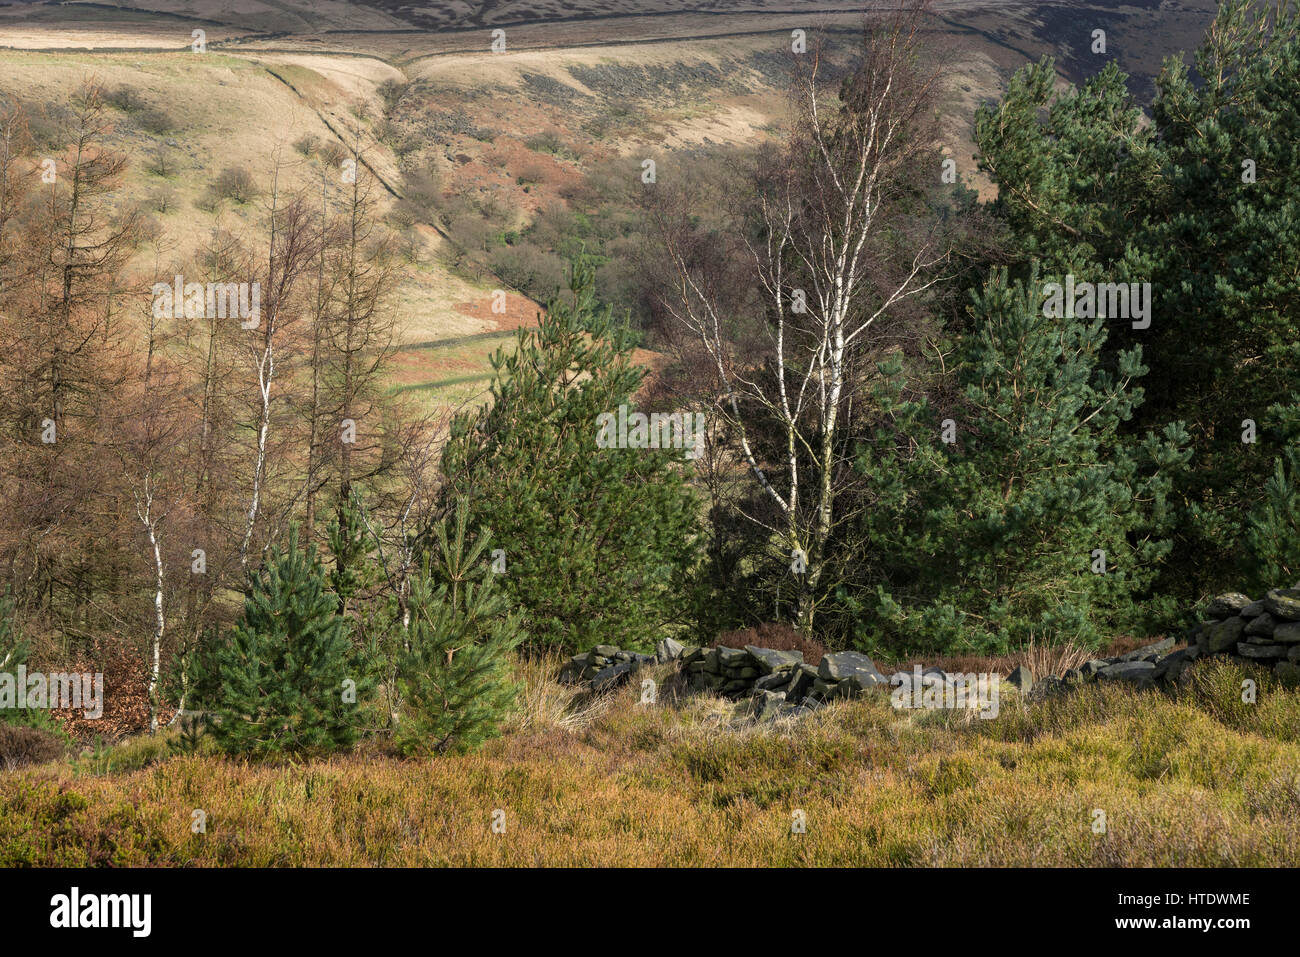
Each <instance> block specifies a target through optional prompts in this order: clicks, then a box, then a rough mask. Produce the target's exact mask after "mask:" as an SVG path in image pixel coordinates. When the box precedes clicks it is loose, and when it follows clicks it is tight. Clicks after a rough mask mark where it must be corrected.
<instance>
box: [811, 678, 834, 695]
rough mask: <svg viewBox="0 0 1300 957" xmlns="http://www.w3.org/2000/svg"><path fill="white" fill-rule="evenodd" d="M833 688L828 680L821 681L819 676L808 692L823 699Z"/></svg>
mask: <svg viewBox="0 0 1300 957" xmlns="http://www.w3.org/2000/svg"><path fill="white" fill-rule="evenodd" d="M834 688H835V685H834V684H831V683H829V682H826V681H823V680H822V679H821V678H818V679H817V680H816V681H814V682H813V683H812V691H811V692H809V693H810V694H811V695H814V696H815V697H817V698H821V699H823V700H824V699H825V698H827V697H828V696H829V695H830V693H831V691H832V690H834Z"/></svg>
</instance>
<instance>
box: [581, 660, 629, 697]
mask: <svg viewBox="0 0 1300 957" xmlns="http://www.w3.org/2000/svg"><path fill="white" fill-rule="evenodd" d="M634 670H635V668H634V666H633V665H632V664H631V663H630V662H626V661H623V662H619V663H618V664H616V665H610V666H609V667H608V668H605V669H603V670H601V671H598V672H596V675H595V677H593V678H592V679H591V690H592V691H608V690H610V689H611V688H617V687H618V686H619V685H621V684H623V683H624V682H626V681H627V679H628V678H629V677H630V676H631V674H632V672H633V671H634Z"/></svg>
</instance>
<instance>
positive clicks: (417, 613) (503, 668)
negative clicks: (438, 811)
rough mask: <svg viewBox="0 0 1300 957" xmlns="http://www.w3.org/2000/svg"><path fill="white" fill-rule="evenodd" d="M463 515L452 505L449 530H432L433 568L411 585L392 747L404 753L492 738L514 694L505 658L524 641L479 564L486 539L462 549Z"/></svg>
mask: <svg viewBox="0 0 1300 957" xmlns="http://www.w3.org/2000/svg"><path fill="white" fill-rule="evenodd" d="M468 516H469V512H468V509H467V508H466V503H465V502H464V500H461V501H460V502H458V503H457V507H456V518H455V523H454V527H453V531H452V533H451V534H450V535H448V530H447V524H446V523H445V522H442V523H439V524H438V525H437V526H436V528H435V531H434V538H435V541H436V547H435V549H434V554H435V556H436V563H435V564H433V565H432V566H431V565H430V564H428V563H426V564H425V566H424V569H423V574H421V575H418V576H416V577H415V579H413V580H412V582H411V603H410V609H411V624H410V628H409V629H408V630H407V632H406V635H405V639H406V643H407V646H408V647H407V651H406V653H405V654H404V655H403V656H402V658H401V661H400V666H399V670H400V673H401V676H402V678H401V681H402V689H403V700H404V702H405V706H404V710H403V713H402V719H401V721H400V722H399V723H398V725H397V732H396V735H395V740H396V742H397V745H398V747H399V748H400V749H401V750H402V751H404V752H406V753H408V754H409V753H421V752H423V753H429V752H432V753H437V754H441V753H443V752H445V751H449V750H469V749H471V748H475V747H477V746H478V745H479V744H481V743H482V742H483V741H484V740H486V739H487V738H489V737H492V736H493V735H495V734H496V733H497V731H498V728H499V725H500V723H501V721H502V719H503V718H505V717H506V715H507V714H508V713H509V711H510V709H511V708H512V707H513V705H514V702H515V699H516V697H517V694H518V688H517V686H516V685H515V684H514V683H513V682H512V681H511V680H510V654H511V653H512V652H513V651H514V649H515V648H516V647H517V646H518V644H519V642H520V640H521V639H522V637H523V631H522V629H521V627H520V621H519V616H518V615H515V614H511V613H509V611H508V608H509V603H508V602H507V601H506V598H505V595H504V594H503V593H502V591H501V590H500V589H499V588H498V587H496V585H495V580H496V578H497V575H496V574H495V573H494V572H492V571H491V570H490V568H489V567H488V565H487V564H486V563H485V562H484V561H483V555H484V550H485V549H486V547H487V543H488V538H487V536H479V537H478V538H477V539H476V540H475V541H474V542H473V543H472V544H471V545H470V546H469V548H468V549H467V548H466V543H465V532H466V525H467V520H468Z"/></svg>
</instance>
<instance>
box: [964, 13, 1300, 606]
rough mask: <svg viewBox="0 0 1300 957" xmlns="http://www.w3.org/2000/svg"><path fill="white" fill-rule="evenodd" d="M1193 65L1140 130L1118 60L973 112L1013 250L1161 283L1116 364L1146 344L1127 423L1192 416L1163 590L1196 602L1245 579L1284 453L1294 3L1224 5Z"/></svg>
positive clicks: (1293, 296) (1294, 234) (1291, 349)
mask: <svg viewBox="0 0 1300 957" xmlns="http://www.w3.org/2000/svg"><path fill="white" fill-rule="evenodd" d="M1194 64H1195V68H1194V70H1192V69H1189V68H1188V66H1187V64H1186V63H1185V62H1184V60H1183V58H1182V57H1181V56H1180V57H1171V58H1170V59H1169V60H1168V61H1167V62H1166V63H1165V65H1164V67H1163V69H1162V71H1161V74H1160V76H1159V78H1158V79H1157V81H1156V96H1155V97H1154V99H1153V101H1152V103H1151V106H1150V110H1149V115H1150V120H1151V122H1150V123H1149V124H1147V125H1145V126H1144V125H1143V124H1142V123H1140V122H1139V121H1140V119H1141V115H1140V114H1141V111H1140V110H1139V108H1138V104H1137V102H1136V100H1135V98H1134V97H1132V96H1131V94H1129V93H1128V92H1127V89H1126V79H1127V78H1126V77H1124V75H1123V74H1122V73H1120V72H1119V71H1118V70H1117V69H1115V68H1114V67H1113V66H1108V67H1107V68H1106V69H1104V70H1102V71H1101V72H1100V73H1099V74H1098V76H1096V77H1094V78H1093V79H1091V80H1090V81H1089V82H1088V83H1087V84H1085V86H1084V87H1083V88H1082V89H1079V90H1076V89H1074V88H1073V87H1066V88H1065V89H1057V88H1056V85H1055V83H1054V72H1055V71H1054V70H1053V68H1052V64H1051V61H1050V60H1045V61H1044V62H1042V63H1040V64H1038V65H1037V66H1031V67H1026V68H1024V69H1023V70H1021V71H1020V72H1019V73H1018V74H1017V75H1016V76H1015V77H1014V78H1013V79H1012V81H1011V83H1010V84H1009V87H1008V91H1007V95H1006V96H1005V97H1004V98H1003V100H1002V102H1001V103H1000V104H999V105H998V106H997V107H996V108H984V109H982V110H981V111H980V112H979V114H978V115H977V120H976V141H977V143H978V145H979V151H980V154H981V166H982V168H983V169H985V170H986V171H987V172H989V173H990V174H991V175H992V177H993V178H994V180H995V181H996V182H997V185H998V200H997V203H996V207H997V209H998V210H999V212H1000V213H1001V214H1002V216H1003V217H1004V219H1005V220H1006V222H1007V224H1008V226H1009V227H1010V229H1009V237H1008V238H1009V246H1010V250H1011V252H1012V254H1013V255H1014V256H1017V257H1018V258H1020V259H1021V260H1022V262H1024V263H1026V264H1027V263H1028V262H1029V260H1030V259H1031V258H1038V259H1040V260H1041V261H1042V262H1043V263H1044V266H1045V268H1046V269H1048V270H1049V271H1051V272H1054V273H1055V272H1064V271H1067V270H1072V271H1073V272H1074V273H1075V274H1076V276H1081V275H1082V274H1083V273H1089V272H1090V273H1092V274H1094V276H1096V277H1099V278H1101V279H1103V280H1105V281H1108V282H1144V281H1145V282H1150V283H1151V288H1152V292H1153V295H1154V303H1153V306H1152V310H1151V322H1150V326H1149V327H1148V328H1142V329H1134V328H1132V327H1131V326H1130V325H1129V324H1128V323H1116V324H1115V326H1114V328H1113V330H1112V336H1111V338H1110V341H1109V343H1108V345H1107V347H1106V350H1107V351H1106V354H1105V355H1104V357H1103V362H1104V363H1105V364H1107V365H1110V366H1111V367H1112V368H1113V367H1114V364H1115V362H1117V361H1118V360H1117V357H1118V354H1119V353H1120V352H1121V351H1123V350H1125V349H1127V348H1130V347H1131V346H1133V345H1135V344H1141V345H1142V346H1143V359H1144V362H1145V363H1146V364H1147V365H1148V366H1149V367H1150V371H1149V373H1148V375H1147V376H1146V378H1145V384H1146V388H1147V392H1148V395H1149V397H1150V399H1149V401H1148V402H1146V403H1145V404H1144V405H1143V406H1142V408H1140V409H1139V410H1137V412H1136V414H1135V416H1134V418H1133V420H1132V421H1131V422H1130V423H1128V424H1127V425H1126V426H1125V430H1126V431H1127V432H1129V434H1132V435H1140V434H1142V433H1144V432H1145V431H1148V430H1151V429H1157V430H1158V429H1161V428H1163V427H1164V426H1165V425H1166V424H1169V423H1172V422H1175V421H1182V422H1185V423H1186V427H1187V429H1188V432H1189V434H1190V436H1191V438H1192V441H1193V443H1194V447H1195V458H1196V467H1195V468H1194V469H1188V470H1185V471H1184V472H1183V473H1182V474H1181V476H1180V478H1179V480H1178V483H1177V486H1176V488H1175V490H1174V495H1173V498H1174V499H1176V500H1177V501H1178V502H1179V503H1180V509H1181V510H1182V514H1181V515H1180V517H1179V521H1178V527H1177V530H1176V534H1175V541H1176V548H1175V550H1174V554H1173V556H1172V558H1171V561H1170V562H1169V563H1167V571H1166V573H1165V574H1164V575H1162V581H1161V583H1160V586H1159V587H1160V588H1161V589H1162V590H1163V591H1167V592H1169V593H1171V594H1180V595H1181V596H1183V597H1184V598H1185V599H1195V598H1199V597H1200V596H1202V595H1204V594H1205V593H1206V592H1208V591H1211V590H1215V589H1223V588H1231V589H1233V590H1236V589H1239V588H1241V587H1242V584H1243V580H1244V578H1243V576H1244V575H1245V574H1246V569H1247V568H1249V566H1250V565H1251V563H1252V562H1253V557H1252V555H1251V551H1250V548H1249V547H1248V546H1249V542H1248V541H1246V542H1243V539H1244V538H1247V537H1248V536H1247V535H1246V534H1245V533H1246V532H1247V518H1248V516H1249V514H1250V513H1251V512H1252V510H1253V509H1255V508H1256V507H1257V506H1258V505H1259V504H1260V503H1261V501H1262V499H1263V495H1264V493H1263V490H1264V488H1265V483H1266V480H1267V479H1268V477H1269V476H1270V474H1273V473H1274V470H1275V464H1274V463H1275V459H1277V458H1278V457H1279V453H1280V451H1281V448H1282V446H1281V444H1280V443H1279V441H1278V435H1277V434H1276V433H1274V432H1268V431H1265V430H1264V428H1263V426H1264V412H1265V410H1266V409H1268V408H1270V407H1272V406H1274V405H1276V404H1277V403H1279V402H1284V401H1285V400H1286V399H1287V398H1288V397H1289V396H1290V394H1291V393H1292V391H1293V390H1294V388H1295V382H1296V376H1297V374H1298V373H1300V337H1297V336H1296V327H1295V316H1296V313H1297V307H1298V306H1300V178H1297V177H1296V176H1295V175H1293V172H1292V171H1293V170H1295V168H1296V167H1297V164H1300V111H1297V110H1296V107H1295V104H1296V102H1297V100H1300V3H1298V2H1297V0H1280V2H1279V3H1277V4H1276V5H1272V4H1263V3H1261V2H1259V0H1225V2H1223V3H1221V4H1220V7H1219V11H1218V14H1217V15H1216V17H1215V22H1214V24H1213V26H1212V27H1211V29H1210V31H1209V32H1208V33H1207V35H1206V39H1205V42H1204V43H1203V44H1202V46H1201V48H1200V49H1199V50H1198V51H1197V52H1196V54H1195V58H1194ZM1245 420H1251V422H1252V423H1254V424H1255V425H1257V426H1258V432H1259V434H1258V437H1257V439H1256V440H1255V441H1254V442H1250V441H1245V442H1243V439H1242V435H1243V429H1244V428H1245V427H1246V421H1245Z"/></svg>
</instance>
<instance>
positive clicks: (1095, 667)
mask: <svg viewBox="0 0 1300 957" xmlns="http://www.w3.org/2000/svg"><path fill="white" fill-rule="evenodd" d="M1105 667H1106V662H1104V661H1101V660H1099V659H1097V658H1094V659H1092V661H1085V662H1084V663H1083V667H1082V668H1080V669H1079V670H1080V671H1082V672H1083V674H1084V676H1085V677H1088V678H1091V677H1093V676H1094V675H1096V674H1098V673H1099V672H1100V671H1101V670H1102V669H1103V668H1105Z"/></svg>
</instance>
